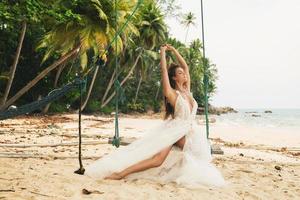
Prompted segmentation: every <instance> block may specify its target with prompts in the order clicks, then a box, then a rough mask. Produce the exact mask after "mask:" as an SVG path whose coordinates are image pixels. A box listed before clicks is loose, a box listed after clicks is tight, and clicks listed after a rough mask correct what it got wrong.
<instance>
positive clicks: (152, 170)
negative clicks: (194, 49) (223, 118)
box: [85, 45, 225, 187]
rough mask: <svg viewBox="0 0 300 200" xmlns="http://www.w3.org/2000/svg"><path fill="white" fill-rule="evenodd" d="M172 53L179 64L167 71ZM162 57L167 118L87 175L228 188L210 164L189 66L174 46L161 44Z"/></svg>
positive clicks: (97, 163)
mask: <svg viewBox="0 0 300 200" xmlns="http://www.w3.org/2000/svg"><path fill="white" fill-rule="evenodd" d="M166 51H171V52H172V53H174V54H175V56H176V58H177V60H178V62H179V64H171V65H170V67H169V69H167V63H166V55H165V54H166ZM160 55H161V72H162V85H163V94H164V97H165V106H166V115H165V120H164V121H163V122H162V123H161V124H160V125H159V126H157V127H155V128H153V129H152V130H149V131H147V133H146V134H145V136H144V137H142V138H140V139H138V140H136V141H134V142H133V143H132V144H130V145H128V146H126V147H120V148H119V149H116V150H115V151H114V152H113V153H111V154H109V155H107V156H105V157H103V158H101V159H99V160H97V161H95V162H94V163H92V164H91V165H89V166H88V167H87V168H86V173H85V174H86V175H88V176H90V177H93V178H104V179H114V180H119V179H122V178H126V179H137V178H145V179H154V180H156V181H160V182H177V183H178V184H182V185H184V186H187V187H198V186H202V185H211V186H221V185H224V183H225V182H224V179H223V177H222V175H221V174H220V172H219V171H218V170H217V169H216V168H215V167H214V166H213V165H212V164H211V163H210V162H211V159H212V157H211V153H210V145H209V143H208V141H207V138H206V134H205V132H204V131H201V130H200V129H201V127H200V126H199V125H198V124H197V123H196V121H195V116H196V111H197V102H196V101H195V99H194V98H193V97H192V93H191V92H190V84H191V83H190V75H189V68H188V65H187V64H186V62H185V60H184V59H183V58H182V56H181V55H180V54H179V52H178V51H177V50H176V49H175V48H174V47H172V46H171V45H163V46H161V48H160ZM170 116H171V118H170ZM176 149H177V150H176ZM178 149H179V150H178Z"/></svg>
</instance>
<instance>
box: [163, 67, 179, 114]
mask: <svg viewBox="0 0 300 200" xmlns="http://www.w3.org/2000/svg"><path fill="white" fill-rule="evenodd" d="M178 67H180V65H178V64H176V63H171V64H170V66H169V68H168V75H169V82H170V85H171V87H172V88H173V89H175V86H176V81H175V80H174V79H173V77H174V76H175V75H176V69H177V68H178ZM164 102H165V110H166V113H165V117H164V119H168V118H169V116H170V115H171V116H172V118H173V119H174V107H173V106H172V105H171V104H170V102H168V100H167V98H166V97H165V96H164Z"/></svg>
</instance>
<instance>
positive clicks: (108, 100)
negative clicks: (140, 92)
mask: <svg viewBox="0 0 300 200" xmlns="http://www.w3.org/2000/svg"><path fill="white" fill-rule="evenodd" d="M142 53H143V51H141V52H140V54H139V55H138V57H137V58H136V60H135V62H134V64H133V66H132V67H131V69H130V71H129V72H128V74H127V76H126V77H125V78H124V79H123V81H122V82H121V83H120V85H121V86H122V85H123V84H124V83H125V82H126V81H127V80H128V78H129V77H130V75H131V74H132V72H133V70H134V68H135V67H136V65H137V63H138V61H139V59H140V57H141V56H142ZM115 95H116V92H113V93H112V94H111V95H110V96H109V97H108V98H107V99H106V101H105V102H104V103H103V104H102V105H101V108H103V107H104V106H106V105H107V104H108V103H109V102H110V101H111V99H112V98H113V97H114V96H115Z"/></svg>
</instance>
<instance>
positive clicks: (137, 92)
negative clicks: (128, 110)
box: [133, 75, 142, 104]
mask: <svg viewBox="0 0 300 200" xmlns="http://www.w3.org/2000/svg"><path fill="white" fill-rule="evenodd" d="M141 83H142V75H141V77H140V80H139V84H138V87H137V89H136V93H135V97H134V101H133V103H134V104H135V103H136V100H137V97H138V94H139V91H140V86H141Z"/></svg>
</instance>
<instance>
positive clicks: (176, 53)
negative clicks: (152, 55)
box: [167, 44, 191, 91]
mask: <svg viewBox="0 0 300 200" xmlns="http://www.w3.org/2000/svg"><path fill="white" fill-rule="evenodd" d="M167 48H168V50H171V51H172V52H173V53H174V54H175V56H176V59H177V60H178V62H179V64H180V66H181V67H182V68H183V71H184V73H185V74H186V77H187V89H188V91H190V90H191V78H190V72H189V66H188V65H187V64H186V62H185V60H184V58H183V57H182V56H181V55H180V53H179V52H178V51H177V49H175V48H174V47H173V46H171V45H169V44H168V45H167Z"/></svg>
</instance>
